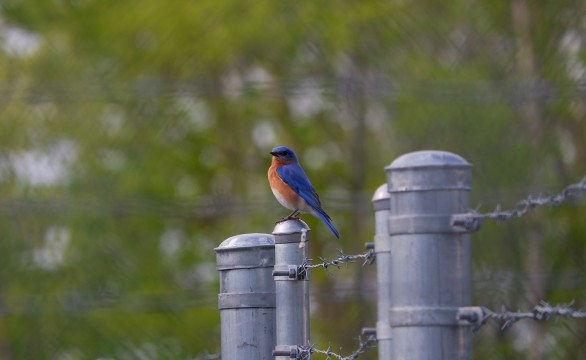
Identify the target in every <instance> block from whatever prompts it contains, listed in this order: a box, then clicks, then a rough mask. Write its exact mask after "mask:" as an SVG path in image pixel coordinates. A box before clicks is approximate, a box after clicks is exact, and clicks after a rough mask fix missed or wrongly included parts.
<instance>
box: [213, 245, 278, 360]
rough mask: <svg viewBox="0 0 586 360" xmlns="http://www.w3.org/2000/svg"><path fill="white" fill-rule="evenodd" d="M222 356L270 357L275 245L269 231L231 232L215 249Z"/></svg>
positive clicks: (225, 359)
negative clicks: (218, 274)
mask: <svg viewBox="0 0 586 360" xmlns="http://www.w3.org/2000/svg"><path fill="white" fill-rule="evenodd" d="M214 250H215V251H216V268H217V269H218V271H219V272H220V294H219V295H218V308H219V309H220V318H221V333H222V339H221V346H222V359H223V360H242V359H262V360H269V359H272V358H273V356H272V350H273V349H274V347H275V282H274V281H273V279H272V276H271V273H272V271H273V266H274V264H275V245H274V240H273V236H272V235H270V234H244V235H236V236H233V237H231V238H229V239H227V240H225V241H224V242H222V243H221V244H220V246H218V247H217V248H216V249H214Z"/></svg>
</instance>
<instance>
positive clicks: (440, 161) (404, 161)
mask: <svg viewBox="0 0 586 360" xmlns="http://www.w3.org/2000/svg"><path fill="white" fill-rule="evenodd" d="M431 166H457V167H461V166H465V167H469V166H472V165H471V164H470V163H469V162H467V161H466V160H464V158H463V157H461V156H459V155H456V154H453V153H451V152H447V151H437V150H422V151H415V152H411V153H408V154H405V155H401V156H399V157H398V158H396V159H395V160H394V161H393V162H392V163H391V164H390V165H389V166H387V167H386V168H385V169H387V170H391V169H406V168H417V167H431Z"/></svg>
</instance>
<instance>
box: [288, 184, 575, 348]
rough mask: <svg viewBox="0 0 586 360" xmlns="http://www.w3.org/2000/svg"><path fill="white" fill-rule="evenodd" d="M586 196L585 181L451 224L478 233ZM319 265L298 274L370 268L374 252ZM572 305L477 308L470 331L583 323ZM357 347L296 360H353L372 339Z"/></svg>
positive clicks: (307, 261) (307, 262) (343, 256)
mask: <svg viewBox="0 0 586 360" xmlns="http://www.w3.org/2000/svg"><path fill="white" fill-rule="evenodd" d="M584 192H586V177H584V178H583V179H582V180H581V181H580V182H578V183H575V184H571V185H568V186H566V187H565V188H564V189H563V190H562V191H560V192H559V193H557V194H554V195H550V196H537V197H534V196H531V195H530V196H528V197H527V198H525V199H522V200H520V201H518V202H517V204H516V205H515V207H514V209H512V210H504V211H503V210H501V209H500V206H497V208H496V209H495V210H494V211H493V212H489V213H478V212H477V211H471V212H470V214H466V215H464V216H461V217H458V218H457V219H456V220H455V221H453V224H454V225H458V226H463V227H465V228H466V229H468V230H471V231H473V230H478V229H479V227H480V221H482V220H484V219H490V220H495V221H498V222H504V221H507V220H510V219H513V218H521V217H523V216H525V215H527V214H528V213H530V212H531V210H533V209H534V208H536V207H540V206H549V207H554V206H559V205H561V204H562V203H564V202H566V201H569V200H570V199H573V198H575V197H576V196H577V195H579V194H581V193H584ZM318 259H319V262H316V263H313V261H312V259H307V258H306V259H305V260H304V261H303V263H302V264H301V265H300V266H299V268H298V272H299V273H300V274H301V273H302V274H305V272H306V271H307V270H308V269H314V268H323V269H325V270H326V271H327V270H328V268H330V267H332V266H334V267H336V268H340V267H341V266H342V265H348V264H352V263H355V262H356V261H357V260H360V259H362V260H363V262H362V265H363V266H364V265H367V264H368V265H370V264H372V263H373V262H374V261H375V259H376V253H375V250H374V248H370V249H369V250H368V251H366V252H365V253H360V254H355V255H348V254H345V253H344V252H343V251H342V250H340V249H338V256H337V257H336V258H334V259H332V260H328V259H326V258H323V257H319V258H318ZM573 304H574V301H572V302H570V303H568V304H560V305H551V304H549V303H548V302H546V301H543V300H542V301H540V302H539V304H537V305H536V306H534V307H533V310H532V311H529V312H523V311H517V312H513V311H507V310H506V308H504V307H503V309H502V310H501V311H500V312H496V311H493V310H490V309H489V308H487V307H481V310H482V316H481V318H479V319H475V320H474V321H475V322H476V326H474V327H473V331H474V332H477V331H478V330H480V328H481V327H482V326H483V325H485V324H486V323H487V322H488V321H489V320H494V321H499V322H501V323H502V325H501V326H500V330H501V331H505V330H507V329H508V328H510V327H511V326H513V325H514V324H515V323H517V322H518V321H520V320H524V319H531V320H535V321H546V320H549V319H560V318H566V319H586V311H582V310H576V309H574V308H573ZM358 341H359V347H358V349H357V350H356V351H354V352H353V353H351V354H350V355H348V356H343V355H340V354H338V353H335V352H333V351H332V349H331V347H328V348H327V349H326V350H320V349H317V348H315V347H314V345H312V344H308V345H307V346H302V347H300V348H299V350H300V351H299V353H298V356H297V359H300V360H304V359H309V356H310V354H312V353H316V354H322V355H325V356H326V359H338V360H351V359H356V358H358V357H359V356H360V355H362V354H364V353H365V352H366V351H368V350H369V349H371V348H373V347H374V344H375V343H376V336H374V335H372V336H369V337H368V338H367V339H366V340H364V339H362V338H361V337H359V338H358Z"/></svg>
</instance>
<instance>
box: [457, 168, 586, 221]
mask: <svg viewBox="0 0 586 360" xmlns="http://www.w3.org/2000/svg"><path fill="white" fill-rule="evenodd" d="M582 192H586V177H584V178H583V179H582V180H581V181H580V182H578V183H575V184H571V185H568V186H566V187H565V188H564V189H563V190H562V191H560V192H559V193H557V194H554V195H550V196H538V197H534V196H532V195H529V196H528V197H527V198H526V199H523V200H520V201H518V202H517V204H516V205H515V207H514V208H513V209H512V210H501V206H500V204H499V205H497V206H496V208H495V210H494V211H492V212H489V213H479V212H478V211H476V210H470V212H471V215H470V216H466V217H464V218H461V219H458V221H457V222H456V223H455V224H457V225H461V226H464V227H466V228H468V229H478V227H479V221H482V220H484V219H490V220H495V221H498V222H504V221H507V220H510V219H512V218H520V217H523V216H525V215H527V214H528V213H529V212H530V211H531V210H533V209H534V208H536V207H538V206H550V207H553V206H559V205H561V204H562V203H563V202H565V201H567V200H569V199H571V198H573V197H574V196H576V195H577V194H579V193H582Z"/></svg>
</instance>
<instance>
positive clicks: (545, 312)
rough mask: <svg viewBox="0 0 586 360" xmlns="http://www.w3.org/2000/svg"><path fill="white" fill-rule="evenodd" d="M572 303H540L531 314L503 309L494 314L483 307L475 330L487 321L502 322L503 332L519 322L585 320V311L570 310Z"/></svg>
mask: <svg viewBox="0 0 586 360" xmlns="http://www.w3.org/2000/svg"><path fill="white" fill-rule="evenodd" d="M573 305H574V301H571V302H570V303H568V304H561V305H556V306H552V305H550V304H549V303H547V302H546V301H543V300H542V301H540V302H539V304H537V305H535V307H534V308H533V311H531V312H521V311H518V312H512V311H507V310H505V309H504V308H503V310H502V311H501V312H494V311H492V310H490V309H487V308H485V307H483V308H482V310H483V313H484V316H483V319H482V321H481V323H480V325H479V326H478V327H477V328H476V329H475V330H478V329H479V328H480V327H481V326H482V325H484V323H485V322H486V321H487V320H489V319H494V320H498V321H502V322H503V324H502V325H501V331H505V330H506V329H508V328H510V327H511V326H513V324H515V323H516V322H517V321H519V320H523V319H533V320H537V321H543V320H547V319H549V318H550V317H552V316H553V317H563V318H571V319H586V311H580V310H575V309H573V308H572V306H573Z"/></svg>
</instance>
